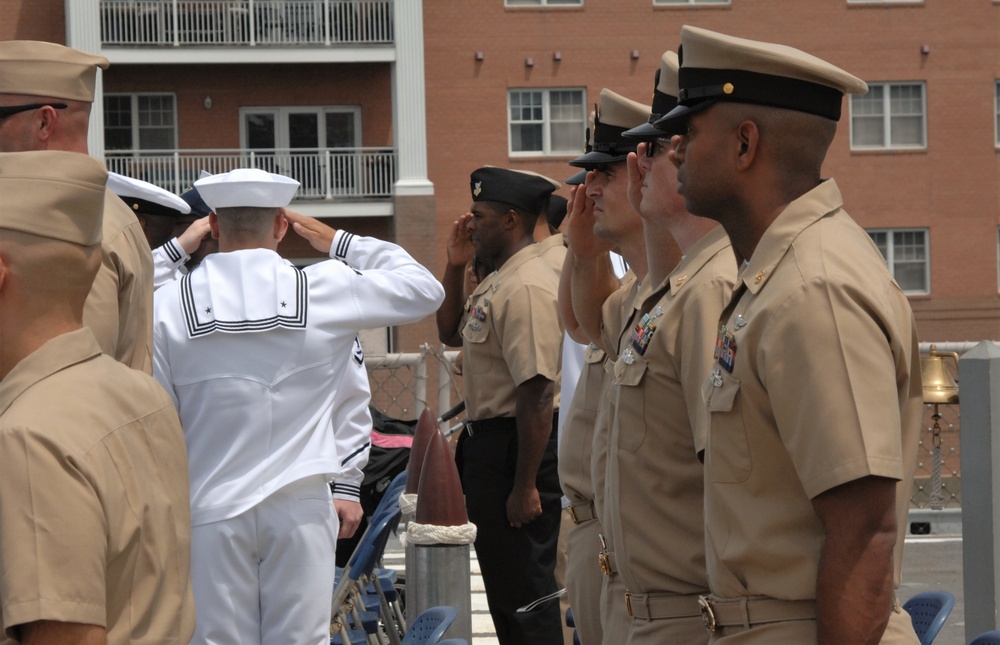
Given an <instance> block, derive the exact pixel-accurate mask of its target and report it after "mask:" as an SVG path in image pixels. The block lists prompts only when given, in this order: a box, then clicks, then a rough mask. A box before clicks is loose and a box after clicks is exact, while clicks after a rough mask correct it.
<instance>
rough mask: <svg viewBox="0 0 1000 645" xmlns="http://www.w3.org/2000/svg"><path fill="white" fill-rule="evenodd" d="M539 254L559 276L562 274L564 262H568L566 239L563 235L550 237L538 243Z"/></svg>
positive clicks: (558, 234) (557, 234)
mask: <svg viewBox="0 0 1000 645" xmlns="http://www.w3.org/2000/svg"><path fill="white" fill-rule="evenodd" d="M538 254H539V255H540V256H542V259H543V260H545V261H546V262H548V264H549V266H550V267H552V270H553V271H555V272H556V275H559V274H560V273H562V267H563V261H565V260H566V238H564V237H563V234H562V233H556V234H555V235H550V236H548V237H547V238H545V239H544V240H542V241H541V242H539V243H538Z"/></svg>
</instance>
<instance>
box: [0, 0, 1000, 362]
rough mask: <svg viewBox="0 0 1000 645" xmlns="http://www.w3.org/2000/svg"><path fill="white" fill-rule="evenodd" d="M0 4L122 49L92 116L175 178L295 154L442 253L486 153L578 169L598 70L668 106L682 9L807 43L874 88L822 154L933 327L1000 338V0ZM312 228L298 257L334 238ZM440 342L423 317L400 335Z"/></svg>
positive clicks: (306, 192) (354, 224)
mask: <svg viewBox="0 0 1000 645" xmlns="http://www.w3.org/2000/svg"><path fill="white" fill-rule="evenodd" d="M0 16H2V17H3V19H2V20H0V39H11V38H29V39H38V40H50V41H54V42H61V43H65V44H68V45H70V46H73V47H77V48H79V49H84V50H87V51H93V52H97V53H100V54H102V55H104V56H106V57H107V58H108V59H109V60H110V61H111V63H112V66H111V68H110V69H109V70H107V72H106V73H104V74H103V79H102V87H101V89H100V92H99V98H98V101H97V104H96V106H95V110H94V115H93V117H92V136H91V149H92V152H93V153H94V154H96V155H99V156H103V157H104V158H105V160H106V161H107V163H108V165H109V167H110V168H111V169H113V170H117V171H119V172H122V173H124V174H129V175H131V176H135V177H139V178H141V179H146V180H149V181H153V182H154V183H157V184H160V185H163V186H164V187H166V188H168V189H171V190H175V191H178V192H179V191H180V190H183V189H185V188H186V187H187V186H188V185H189V184H190V183H191V182H192V181H194V180H195V179H197V176H198V173H199V172H200V171H201V170H206V171H208V172H222V171H225V170H228V169H230V168H231V167H235V166H236V165H247V164H252V165H256V166H258V167H262V168H266V169H268V170H273V171H275V172H282V173H285V174H289V175H292V176H294V177H295V178H296V179H298V180H299V181H301V182H302V184H303V187H302V189H301V190H300V193H299V196H298V198H297V200H296V202H295V203H294V204H293V207H294V208H295V209H297V210H299V211H301V212H303V213H306V214H309V215H315V216H318V217H323V218H328V219H329V220H330V223H331V224H332V225H333V226H337V227H343V228H347V229H349V230H351V231H352V232H355V233H361V234H373V235H378V236H381V237H385V238H388V239H392V240H394V241H396V242H397V243H399V244H401V245H403V246H404V247H406V248H407V249H408V250H409V251H410V252H411V253H413V254H414V256H415V257H417V258H418V259H419V260H421V261H422V262H424V263H425V264H426V265H427V266H428V267H430V268H431V269H432V270H434V271H435V272H440V271H441V269H442V267H443V266H444V261H445V258H444V243H445V239H446V237H447V234H448V230H449V228H450V226H451V223H452V221H454V219H455V218H456V217H457V216H459V215H460V214H462V213H464V212H465V211H466V210H467V209H468V207H469V203H470V196H469V184H468V182H469V173H470V171H472V170H473V169H475V168H477V167H479V166H481V165H484V164H491V165H499V166H507V167H512V168H521V169H526V170H533V171H536V172H541V173H543V174H546V175H548V176H550V177H553V178H556V179H562V178H565V177H568V176H569V175H570V174H572V171H571V169H570V167H569V166H567V165H566V164H567V161H569V160H570V159H572V158H573V157H575V156H577V155H578V154H579V153H580V151H581V149H582V143H583V140H584V136H585V128H586V121H587V116H588V114H589V112H590V111H591V110H592V109H593V104H594V103H595V102H596V101H597V98H598V96H599V93H600V90H601V88H603V87H607V88H610V89H612V90H614V91H616V92H618V93H620V94H623V95H625V96H627V97H630V98H633V99H635V100H639V101H643V102H648V101H649V100H650V96H651V94H652V88H651V85H652V82H653V74H654V72H655V70H656V69H657V67H658V66H659V60H660V55H661V54H662V52H663V51H664V50H666V49H676V47H677V45H678V39H679V31H680V27H681V25H683V24H692V25H697V26H700V27H705V28H709V29H716V30H719V31H723V32H726V33H730V34H733V35H738V36H742V37H747V38H753V39H759V40H766V41H772V42H781V43H785V44H789V45H792V46H795V47H799V48H801V49H803V50H806V51H808V52H810V53H812V54H815V55H817V56H819V57H821V58H824V59H826V60H829V61H831V62H832V63H834V64H837V65H839V66H841V67H843V68H844V69H846V70H848V71H850V72H852V73H854V74H855V75H857V76H860V77H861V78H863V79H865V80H866V81H867V82H868V83H869V85H870V88H871V89H870V91H869V93H868V95H866V96H864V97H860V98H852V99H849V100H845V106H844V116H843V118H842V120H841V123H840V127H839V129H838V134H837V137H836V139H835V141H834V143H833V146H832V148H831V151H830V154H829V155H828V158H827V163H826V167H825V168H824V173H825V175H827V176H832V177H835V178H836V179H837V182H838V184H839V185H840V186H841V189H842V191H843V193H844V197H845V206H846V208H847V210H848V212H849V213H850V214H851V215H852V216H853V217H854V218H855V219H856V220H857V221H858V222H859V223H860V224H861V225H862V226H864V227H865V228H866V229H868V230H869V232H870V234H871V235H872V238H873V240H874V241H875V242H876V244H877V245H878V246H879V248H880V249H881V250H882V252H883V254H884V255H885V257H886V261H887V263H888V264H889V266H890V268H891V269H892V270H893V272H894V274H895V275H896V277H897V279H898V280H899V282H900V283H901V285H902V286H903V287H904V289H905V290H906V291H907V293H908V294H909V296H910V301H911V303H912V305H913V308H914V310H915V312H916V314H917V319H918V325H919V331H920V337H921V339H922V340H925V341H939V342H940V341H946V340H953V341H961V340H981V339H986V338H990V339H1000V182H998V177H1000V2H998V1H991V0H910V1H901V0H810V1H809V2H802V1H800V0H474V1H469V0H424V1H423V2H418V1H417V0H0ZM562 192H563V194H568V191H566V190H563V191H562ZM292 238H294V236H290V237H289V239H288V241H287V243H285V244H284V245H283V246H282V249H281V251H282V253H284V254H285V255H286V256H288V257H291V258H300V259H303V260H306V259H308V258H309V257H311V256H312V255H314V254H313V253H312V252H311V251H310V249H309V248H308V247H307V246H306V245H305V244H303V243H301V242H300V241H299V240H296V239H292ZM435 339H436V332H435V330H434V326H433V321H426V322H425V323H424V324H422V325H417V326H413V327H412V328H409V327H408V328H407V329H406V330H403V331H402V332H401V333H400V334H399V336H398V337H397V339H396V341H397V342H396V348H397V349H403V350H414V349H416V347H417V346H418V345H419V344H420V343H422V342H431V343H435V342H436V341H435Z"/></svg>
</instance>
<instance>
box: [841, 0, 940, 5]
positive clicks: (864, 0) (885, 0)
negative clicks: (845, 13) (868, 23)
mask: <svg viewBox="0 0 1000 645" xmlns="http://www.w3.org/2000/svg"><path fill="white" fill-rule="evenodd" d="M847 4H876V5H877V4H915V5H921V4H924V0H847Z"/></svg>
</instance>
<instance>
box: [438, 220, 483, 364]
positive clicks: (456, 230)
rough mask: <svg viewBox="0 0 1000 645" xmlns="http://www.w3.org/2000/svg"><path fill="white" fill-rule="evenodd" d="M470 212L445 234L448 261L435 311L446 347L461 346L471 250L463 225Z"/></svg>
mask: <svg viewBox="0 0 1000 645" xmlns="http://www.w3.org/2000/svg"><path fill="white" fill-rule="evenodd" d="M470 219H472V213H465V214H464V215H462V216H461V217H459V218H458V219H457V220H455V221H454V222H453V223H452V225H451V232H450V233H449V234H448V244H447V247H446V248H447V251H448V264H447V265H445V268H444V277H443V278H441V283H442V284H443V285H444V302H442V303H441V306H440V307H438V310H437V327H438V339H439V340H440V341H441V342H442V343H444V344H445V345H448V346H449V347H460V346H461V345H462V334H461V325H462V314H463V309H464V307H465V299H466V296H467V295H468V294H466V293H465V268H466V266H468V264H469V262H471V261H472V256H473V254H474V252H475V251H474V249H473V247H472V241H471V240H469V231H468V229H467V228H466V224H468V222H469V220H470Z"/></svg>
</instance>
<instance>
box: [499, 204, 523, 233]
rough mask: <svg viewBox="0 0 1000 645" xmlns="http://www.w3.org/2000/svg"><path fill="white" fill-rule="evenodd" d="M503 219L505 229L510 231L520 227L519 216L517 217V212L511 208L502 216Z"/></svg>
mask: <svg viewBox="0 0 1000 645" xmlns="http://www.w3.org/2000/svg"><path fill="white" fill-rule="evenodd" d="M503 217H504V220H503V225H504V228H505V229H507V230H510V229H512V228H517V227H519V226H521V216H520V215H518V213H517V211H516V210H514V209H513V208H508V209H507V212H506V213H504V214H503Z"/></svg>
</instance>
